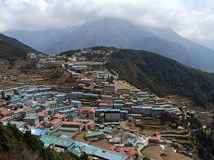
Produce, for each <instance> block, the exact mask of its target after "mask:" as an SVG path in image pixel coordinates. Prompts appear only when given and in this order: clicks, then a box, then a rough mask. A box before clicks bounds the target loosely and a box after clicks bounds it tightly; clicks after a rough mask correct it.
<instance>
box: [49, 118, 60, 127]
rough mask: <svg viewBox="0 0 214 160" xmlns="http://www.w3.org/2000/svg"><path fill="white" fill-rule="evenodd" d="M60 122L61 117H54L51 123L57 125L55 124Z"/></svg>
mask: <svg viewBox="0 0 214 160" xmlns="http://www.w3.org/2000/svg"><path fill="white" fill-rule="evenodd" d="M59 122H61V119H58V118H56V119H53V120H52V121H51V122H50V123H51V124H53V125H55V124H57V123H59Z"/></svg>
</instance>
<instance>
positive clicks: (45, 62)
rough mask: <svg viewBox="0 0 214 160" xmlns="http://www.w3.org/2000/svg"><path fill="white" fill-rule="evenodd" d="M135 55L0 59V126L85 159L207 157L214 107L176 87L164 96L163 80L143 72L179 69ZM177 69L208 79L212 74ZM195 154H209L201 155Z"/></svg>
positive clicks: (104, 51) (88, 52)
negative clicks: (26, 133) (24, 132)
mask: <svg viewBox="0 0 214 160" xmlns="http://www.w3.org/2000/svg"><path fill="white" fill-rule="evenodd" d="M138 52H139V51H136V50H122V49H117V48H108V47H94V48H88V49H84V50H72V51H67V52H66V53H65V54H61V55H60V56H47V55H36V54H34V55H33V54H30V55H28V56H27V59H28V60H27V61H24V60H18V61H16V62H15V63H14V64H13V65H11V64H10V63H9V61H7V60H2V61H1V65H2V66H4V69H2V67H1V69H2V70H1V79H0V80H1V82H0V88H1V96H2V98H1V106H2V107H1V108H0V109H1V112H0V115H1V118H0V121H1V122H2V123H3V124H5V125H7V123H12V124H15V125H16V126H17V127H18V128H19V129H20V130H25V128H28V129H29V130H30V131H31V134H33V135H34V136H36V138H37V139H38V140H40V141H42V142H43V144H44V146H45V147H47V146H49V147H51V148H54V149H55V150H56V151H59V150H61V151H68V152H70V153H72V154H74V155H75V156H79V157H80V156H81V155H83V153H86V154H87V156H88V158H89V159H91V158H92V157H97V158H100V159H106V157H108V158H107V159H112V160H114V159H115V157H117V159H118V160H119V159H121V160H123V159H157V160H168V159H185V160H190V159H204V157H206V156H207V157H212V154H211V153H209V151H208V148H206V147H207V146H205V145H204V144H203V143H204V142H203V143H202V142H201V141H200V140H201V139H198V137H199V136H204V138H206V137H207V136H209V135H212V125H213V119H212V117H213V109H212V101H210V100H209V99H208V103H204V104H203V105H204V106H201V105H198V104H197V103H198V101H195V99H191V98H192V97H191V96H189V95H188V94H187V95H185V94H180V93H181V92H179V91H178V90H176V89H177V88H176V86H174V89H173V90H167V88H170V89H171V88H172V86H171V85H172V84H170V83H168V80H167V78H165V80H166V81H165V82H164V81H163V80H164V77H162V79H161V81H160V82H158V81H157V80H156V79H155V77H156V78H157V79H160V77H158V76H159V74H157V75H154V76H153V75H152V74H151V73H149V72H147V71H146V70H144V68H145V69H148V68H146V67H149V68H150V69H152V68H153V67H154V66H157V68H162V67H163V68H164V65H163V64H167V65H168V67H169V68H172V67H171V66H170V65H171V64H172V65H173V66H176V67H177V71H178V70H179V69H180V64H178V63H177V62H174V61H172V60H169V59H165V58H162V57H159V56H158V55H156V54H153V53H148V52H145V53H144V52H143V51H142V52H143V53H141V55H142V57H141V56H139V55H137V56H136V55H135V54H138ZM129 54H134V55H135V56H134V57H138V59H137V60H136V59H135V58H134V57H132V56H131V57H128V56H129ZM67 55H68V56H67ZM156 56H158V57H157V59H158V60H159V63H157V62H156V61H155V58H156ZM117 58H119V59H117ZM148 58H151V59H149V60H148V61H147V59H148ZM132 60H134V63H132ZM138 60H139V61H140V62H141V63H142V64H144V67H143V68H140V69H139V68H138V67H139V66H138V64H139V62H138ZM149 62H151V64H150V63H149ZM152 64H153V65H154V66H153V65H152ZM157 68H156V71H157V72H158V69H157ZM181 68H182V69H183V70H185V71H186V70H187V71H188V74H193V73H194V74H196V75H200V74H201V75H200V76H205V77H208V78H211V79H210V81H212V77H211V75H209V74H207V75H206V74H205V73H203V74H202V73H200V72H199V71H195V70H192V69H187V68H185V67H183V66H182V65H181ZM141 71H143V73H141ZM165 71H167V70H165ZM175 71H176V70H175ZM152 72H155V71H152ZM159 72H160V71H159ZM168 72H169V73H168V74H170V73H171V72H170V70H169V71H168ZM162 74H163V75H164V72H162ZM166 83H168V85H166ZM210 83H211V82H210ZM198 84H199V85H200V83H198ZM177 87H178V89H180V88H182V87H185V85H183V86H182V85H181V86H178V85H177ZM156 89H158V90H156ZM188 91H189V90H188ZM186 92H187V91H186ZM190 92H192V91H191V90H190ZM191 94H192V93H191ZM19 123H22V125H18V124H19ZM199 133H200V135H199ZM65 141H67V142H65ZM79 148H82V149H79ZM200 149H203V150H206V151H204V154H203V155H202V154H200ZM100 153H102V154H100ZM119 153H120V154H119Z"/></svg>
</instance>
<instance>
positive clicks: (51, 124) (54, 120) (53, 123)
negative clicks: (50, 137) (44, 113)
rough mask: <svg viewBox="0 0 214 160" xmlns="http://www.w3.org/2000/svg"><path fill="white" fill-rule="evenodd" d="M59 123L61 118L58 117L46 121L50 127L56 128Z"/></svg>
mask: <svg viewBox="0 0 214 160" xmlns="http://www.w3.org/2000/svg"><path fill="white" fill-rule="evenodd" d="M61 124H62V120H61V119H59V118H56V119H53V120H52V121H50V122H49V123H48V126H49V127H52V128H58V127H60V126H61Z"/></svg>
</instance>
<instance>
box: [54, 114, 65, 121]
mask: <svg viewBox="0 0 214 160" xmlns="http://www.w3.org/2000/svg"><path fill="white" fill-rule="evenodd" d="M67 117H68V115H66V114H60V113H56V114H55V115H54V116H53V118H58V119H61V120H62V121H65V120H66V119H67Z"/></svg>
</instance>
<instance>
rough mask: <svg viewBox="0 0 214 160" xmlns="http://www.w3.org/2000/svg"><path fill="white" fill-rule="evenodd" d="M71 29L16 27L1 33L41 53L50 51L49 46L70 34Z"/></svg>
mask: <svg viewBox="0 0 214 160" xmlns="http://www.w3.org/2000/svg"><path fill="white" fill-rule="evenodd" d="M74 28H75V27H74ZM72 29H73V28H72V27H71V28H66V29H47V30H44V31H27V30H18V29H17V30H8V31H5V32H3V34H5V35H7V36H10V37H14V38H17V39H18V40H20V41H21V42H23V43H25V44H27V45H29V46H31V47H33V48H35V49H37V50H38V51H41V52H43V53H51V51H50V50H49V46H51V45H52V44H54V43H55V42H57V41H58V40H59V39H61V38H62V37H63V36H65V35H68V34H70V32H72Z"/></svg>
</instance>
